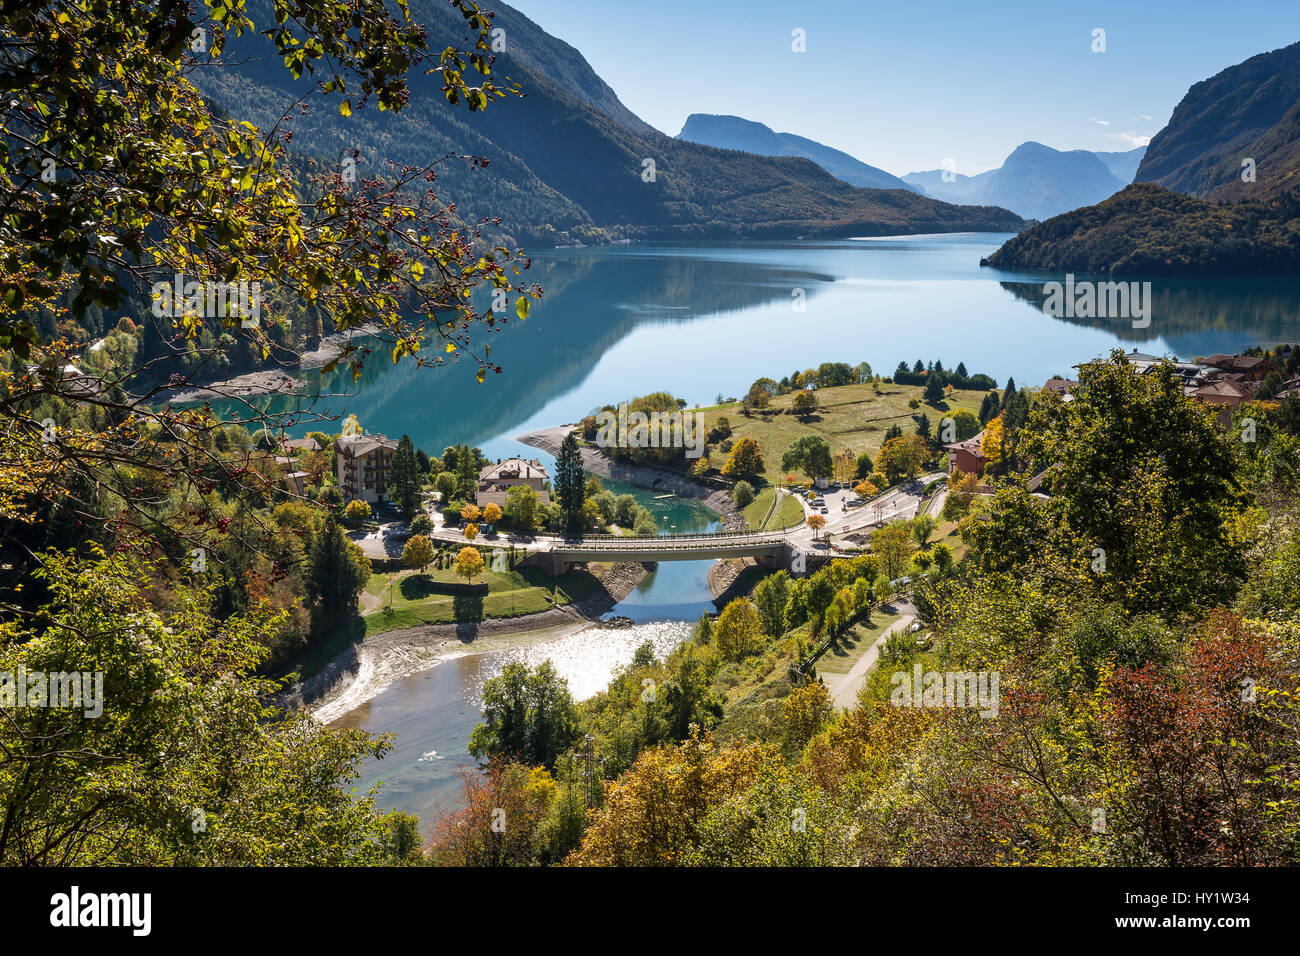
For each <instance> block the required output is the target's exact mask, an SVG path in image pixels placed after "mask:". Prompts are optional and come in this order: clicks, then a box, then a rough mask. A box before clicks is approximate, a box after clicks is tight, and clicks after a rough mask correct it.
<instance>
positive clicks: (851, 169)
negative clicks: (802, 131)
mask: <svg viewBox="0 0 1300 956" xmlns="http://www.w3.org/2000/svg"><path fill="white" fill-rule="evenodd" d="M677 138H678V139H684V140H686V141H687V142H690V143H701V144H703V145H705V146H716V147H718V148H719V149H738V150H740V151H741V152H745V153H754V154H756V155H758V156H802V157H803V158H804V159H811V160H812V161H813V162H814V163H816V164H817V165H818V166H820V167H821V168H822V169H824V170H826V172H828V173H830V174H831V175H832V176H834V177H835V178H836V179H842V180H844V181H845V182H846V183H849V184H851V185H853V186H863V187H866V188H870V189H910V190H912V191H913V192H922V193H923V192H924V191H923V190H920V189H917V188H916V187H915V186H912V185H910V184H908V183H905V182H904V181H903V180H901V179H899V178H898V177H897V176H894V175H892V174H890V173H887V172H885V171H884V170H883V169H877V168H876V167H875V166H868V165H867V164H866V163H864V162H862V161H861V160H860V159H855V158H854V157H852V156H850V155H849V154H848V153H846V152H843V151H842V150H838V149H834V148H832V147H830V146H825V145H823V144H822V143H818V142H817V141H815V140H811V139H808V138H806V137H803V136H796V135H795V134H794V133H777V132H775V131H773V130H772V128H771V127H769V126H764V125H763V124H762V123H756V122H754V121H753V120H747V119H743V118H742V117H739V116H726V115H722V116H718V115H714V114H712V113H692V114H691V115H690V116H688V117H686V124H685V125H684V126H682V131H681V132H680V133H678V134H677ZM940 198H942V197H940Z"/></svg>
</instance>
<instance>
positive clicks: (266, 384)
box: [167, 325, 380, 405]
mask: <svg viewBox="0 0 1300 956" xmlns="http://www.w3.org/2000/svg"><path fill="white" fill-rule="evenodd" d="M379 331H380V330H379V326H377V325H363V326H360V327H359V328H355V329H351V330H350V331H347V332H331V333H330V334H329V335H326V336H324V337H323V338H322V339H321V340H320V342H319V343H318V344H317V346H316V348H315V349H314V350H312V351H310V352H303V353H302V354H301V355H300V356H299V357H298V364H297V365H296V366H294V367H293V370H292V371H293V372H295V373H296V372H309V371H312V370H314V369H318V368H320V367H321V366H322V365H325V364H326V363H327V362H331V361H333V360H334V359H336V358H338V357H339V356H340V355H341V354H342V353H343V348H344V346H346V345H347V344H348V342H350V341H351V340H352V339H353V338H354V337H363V336H368V335H378V334H379ZM306 389H307V382H306V381H305V380H304V379H301V378H298V377H296V376H295V375H292V374H290V373H289V372H288V371H284V370H279V369H258V370H256V371H252V372H245V373H244V374H242V375H236V376H234V377H233V378H227V379H224V380H222V381H220V382H206V383H203V384H197V383H196V384H192V385H190V384H187V385H186V386H185V387H184V389H182V390H181V391H179V392H177V393H176V394H175V395H173V396H171V397H170V398H168V399H167V402H168V404H174V405H186V404H189V403H191V402H203V401H212V400H213V399H222V398H254V397H257V396H261V395H278V394H287V395H293V394H297V393H298V392H301V391H305V390H306Z"/></svg>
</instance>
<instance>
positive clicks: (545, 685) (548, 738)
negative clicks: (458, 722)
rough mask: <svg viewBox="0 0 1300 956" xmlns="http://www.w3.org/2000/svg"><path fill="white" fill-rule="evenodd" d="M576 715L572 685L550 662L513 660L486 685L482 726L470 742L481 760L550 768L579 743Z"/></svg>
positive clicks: (470, 746) (472, 734)
mask: <svg viewBox="0 0 1300 956" xmlns="http://www.w3.org/2000/svg"><path fill="white" fill-rule="evenodd" d="M578 736H579V730H578V712H577V708H576V707H575V706H574V703H573V697H572V695H570V693H569V683H568V681H566V680H565V679H564V678H563V677H561V676H560V675H559V674H557V673H556V671H555V666H554V665H553V664H552V663H551V662H550V661H543V662H542V663H541V664H539V665H538V666H537V667H536V668H530V667H529V666H528V665H527V664H525V663H523V662H521V661H511V662H510V663H509V664H507V665H506V666H505V669H504V670H503V671H502V672H501V676H499V677H493V678H490V679H489V680H488V681H486V682H485V683H484V684H483V722H482V723H480V724H479V725H478V726H476V727H475V728H474V730H473V732H472V733H471V734H470V738H469V752H470V753H471V754H473V755H474V756H475V757H478V758H479V759H490V758H494V757H509V758H510V759H512V760H517V761H520V762H522V763H526V764H528V765H530V766H543V767H546V768H548V769H551V768H553V767H554V766H555V762H556V760H557V759H559V757H560V755H561V754H563V753H564V752H565V751H566V750H568V749H569V748H570V747H571V746H573V745H574V743H576V742H577V740H578Z"/></svg>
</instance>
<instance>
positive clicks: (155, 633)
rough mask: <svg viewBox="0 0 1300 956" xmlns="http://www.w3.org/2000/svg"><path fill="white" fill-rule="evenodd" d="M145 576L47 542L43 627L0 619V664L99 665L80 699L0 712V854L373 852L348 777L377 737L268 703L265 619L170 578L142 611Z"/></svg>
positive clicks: (132, 856) (311, 859) (57, 861)
mask: <svg viewBox="0 0 1300 956" xmlns="http://www.w3.org/2000/svg"><path fill="white" fill-rule="evenodd" d="M159 570H160V569H159V568H158V567H156V566H154V565H152V564H150V563H147V562H146V563H142V562H141V561H140V559H139V557H138V556H134V555H128V554H126V553H124V552H123V553H118V554H116V555H114V556H112V557H108V558H104V557H99V558H96V559H94V560H90V561H79V560H78V559H75V558H73V557H71V556H67V555H60V554H55V553H50V554H46V555H43V556H42V568H41V570H40V571H39V573H38V577H39V579H40V581H41V583H42V585H43V587H44V589H45V591H46V594H47V595H48V601H47V603H46V605H45V606H44V607H43V608H42V610H41V626H40V628H39V629H34V628H32V627H31V625H29V624H26V623H22V622H19V621H15V620H12V619H10V620H6V621H4V622H3V623H0V671H2V672H5V673H10V674H12V673H16V672H18V670H19V668H25V669H26V670H27V672H29V673H36V672H43V673H49V674H51V675H55V674H58V673H60V672H67V671H68V670H69V669H70V667H71V666H73V665H72V662H75V667H76V668H77V669H78V671H80V672H81V673H83V674H85V675H98V676H97V677H92V679H91V681H90V692H89V694H86V693H84V691H85V689H86V684H85V683H84V681H83V683H82V684H81V687H80V688H79V689H81V690H83V694H82V696H81V698H80V706H79V707H72V708H70V707H12V706H9V705H6V706H5V711H4V713H5V719H4V720H3V721H0V751H2V752H3V753H4V754H5V759H3V760H0V824H2V825H0V864H4V865H9V866H60V867H66V866H205V865H212V866H309V865H310V866H321V865H326V866H347V865H357V864H366V863H380V862H383V860H384V852H383V849H382V833H381V830H382V825H381V822H380V818H379V813H378V811H377V810H376V808H375V806H374V804H373V801H372V799H371V797H370V796H368V795H366V796H361V797H360V798H357V797H356V796H354V795H353V793H352V792H351V784H352V781H353V780H354V779H355V778H356V776H357V775H358V773H359V767H360V765H361V762H362V761H363V760H364V759H366V758H368V757H376V756H380V755H382V754H383V753H384V752H385V750H386V749H387V744H386V743H384V742H382V741H379V740H376V739H373V738H370V737H369V736H368V735H366V734H364V733H362V732H360V731H356V730H335V729H330V728H327V727H324V726H322V725H321V724H320V723H318V722H317V721H315V720H313V719H312V718H311V717H309V716H308V715H306V714H305V713H302V712H298V713H293V712H290V713H284V712H281V711H279V710H277V709H275V708H273V707H270V706H268V703H267V701H268V700H269V699H270V698H271V696H272V694H273V692H274V691H275V690H276V688H277V684H276V683H275V682H272V681H269V680H266V679H263V678H260V677H258V676H257V674H256V671H257V668H258V666H259V664H260V663H261V661H262V660H263V659H264V658H265V656H266V653H267V651H266V647H267V645H268V644H270V643H271V641H272V640H273V635H274V633H275V630H276V628H277V627H278V625H279V621H278V619H277V616H276V615H274V614H271V613H268V612H267V611H265V610H263V609H260V608H254V609H253V610H252V611H251V612H250V613H249V614H248V615H247V616H244V615H232V616H229V617H227V618H226V619H225V620H217V619H216V618H215V617H214V616H213V614H212V610H211V608H212V603H213V594H212V592H211V591H204V590H196V589H192V588H190V587H188V586H185V585H182V586H180V587H179V588H177V589H176V590H175V591H174V592H173V594H172V598H173V600H172V603H171V606H170V607H169V608H168V609H166V610H165V611H163V610H152V609H150V608H149V607H148V605H147V604H146V600H145V599H146V595H147V593H148V591H149V589H151V588H152V587H153V586H154V582H155V579H154V578H153V574H154V573H156V572H158V571H159ZM96 682H97V683H96ZM96 687H97V688H98V690H96V689H95V688H96ZM88 714H90V715H91V716H88Z"/></svg>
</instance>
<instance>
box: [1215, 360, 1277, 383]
mask: <svg viewBox="0 0 1300 956" xmlns="http://www.w3.org/2000/svg"><path fill="white" fill-rule="evenodd" d="M1201 364H1202V365H1208V366H1209V367H1210V368H1217V369H1220V370H1222V371H1224V372H1239V373H1241V374H1242V375H1244V376H1245V377H1246V378H1249V379H1254V380H1258V379H1261V378H1263V377H1264V376H1265V375H1266V374H1268V363H1267V362H1265V361H1264V359H1263V357H1261V356H1259V355H1222V354H1215V355H1211V356H1208V357H1207V358H1203V359H1201Z"/></svg>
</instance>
